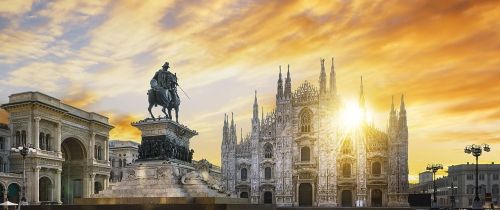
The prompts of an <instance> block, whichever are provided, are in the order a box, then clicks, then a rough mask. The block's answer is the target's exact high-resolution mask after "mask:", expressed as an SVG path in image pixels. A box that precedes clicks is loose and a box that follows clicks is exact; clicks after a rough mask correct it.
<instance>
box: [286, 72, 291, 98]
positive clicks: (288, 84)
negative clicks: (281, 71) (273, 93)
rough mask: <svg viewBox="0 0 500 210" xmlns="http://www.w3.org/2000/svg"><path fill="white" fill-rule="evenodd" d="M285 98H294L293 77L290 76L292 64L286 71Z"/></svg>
mask: <svg viewBox="0 0 500 210" xmlns="http://www.w3.org/2000/svg"><path fill="white" fill-rule="evenodd" d="M285 98H286V99H290V98H292V78H291V77H290V64H288V70H287V72H286V79H285Z"/></svg>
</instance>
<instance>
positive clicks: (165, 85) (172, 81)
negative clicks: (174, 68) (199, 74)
mask: <svg viewBox="0 0 500 210" xmlns="http://www.w3.org/2000/svg"><path fill="white" fill-rule="evenodd" d="M169 68H170V66H169V63H168V62H165V64H163V66H162V69H160V70H158V71H157V72H156V73H155V75H154V76H153V79H151V90H150V91H149V92H148V95H149V97H150V108H151V105H155V106H156V105H160V106H162V107H164V108H168V109H169V112H170V110H171V109H172V108H175V109H176V111H178V105H179V104H180V100H179V95H178V94H177V85H178V84H177V75H176V74H172V72H170V71H168V69H169ZM150 108H148V109H149V110H151V109H150ZM162 111H163V112H164V113H165V111H164V109H162ZM150 113H151V111H150ZM165 115H166V117H168V118H170V119H172V116H170V114H166V113H165ZM151 116H152V117H153V118H154V116H153V114H152V113H151Z"/></svg>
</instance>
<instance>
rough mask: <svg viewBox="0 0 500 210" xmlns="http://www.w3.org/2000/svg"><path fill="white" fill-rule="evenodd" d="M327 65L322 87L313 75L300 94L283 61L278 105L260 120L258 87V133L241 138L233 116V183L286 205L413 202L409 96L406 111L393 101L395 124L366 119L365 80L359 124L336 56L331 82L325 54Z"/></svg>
mask: <svg viewBox="0 0 500 210" xmlns="http://www.w3.org/2000/svg"><path fill="white" fill-rule="evenodd" d="M320 68H321V69H320V76H319V89H318V88H317V87H315V85H313V84H311V83H309V82H308V81H305V82H303V83H302V84H301V85H300V86H299V87H298V88H297V89H296V90H295V91H294V92H292V82H291V76H290V70H289V69H288V72H287V75H286V78H285V79H284V80H283V78H282V74H281V67H280V72H279V78H278V82H277V83H278V84H277V93H276V107H275V109H274V110H272V111H271V112H269V113H267V114H265V116H264V113H261V115H262V116H261V117H260V118H259V105H258V100H257V93H256V94H255V101H254V104H253V117H252V119H251V125H252V128H251V132H250V134H248V135H247V136H246V137H244V138H243V137H241V140H240V142H238V138H237V134H236V130H237V128H236V125H235V124H234V122H233V120H232V119H231V121H229V120H230V119H229V117H228V116H225V118H224V125H223V129H222V130H223V135H222V136H223V137H222V145H221V149H222V154H221V163H222V169H221V170H222V171H221V172H222V176H223V179H222V184H223V185H224V187H225V189H226V190H227V191H228V192H230V193H231V194H232V195H233V196H235V197H236V196H237V197H241V198H248V199H250V202H251V203H274V204H277V205H279V206H407V205H408V200H407V193H408V127H407V123H406V122H407V120H406V109H405V104H404V100H403V97H401V104H400V108H399V112H397V111H396V109H395V108H394V103H392V107H391V108H390V110H389V119H388V128H387V130H386V131H381V130H380V129H377V128H376V127H375V126H373V125H372V124H370V123H367V122H366V109H365V96H364V93H363V84H362V80H361V88H360V95H359V101H358V103H359V104H358V106H359V108H358V111H359V112H360V113H359V115H360V119H359V123H357V124H355V125H351V124H352V122H348V121H352V119H351V118H354V117H355V116H348V117H347V118H346V117H343V116H345V114H344V112H345V110H346V109H347V110H348V109H350V107H348V105H346V103H345V101H343V99H342V98H341V97H340V96H339V95H338V94H337V87H336V73H335V69H334V65H333V58H332V66H331V70H330V77H329V82H327V80H328V79H327V75H326V71H325V63H324V59H322V60H321V67H320ZM327 83H329V87H327ZM352 114H353V115H355V114H356V113H352ZM383 127H385V125H384V126H383Z"/></svg>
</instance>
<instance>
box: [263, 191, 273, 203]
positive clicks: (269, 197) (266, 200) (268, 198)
mask: <svg viewBox="0 0 500 210" xmlns="http://www.w3.org/2000/svg"><path fill="white" fill-rule="evenodd" d="M264 203H265V204H272V203H273V193H272V192H269V191H266V192H264Z"/></svg>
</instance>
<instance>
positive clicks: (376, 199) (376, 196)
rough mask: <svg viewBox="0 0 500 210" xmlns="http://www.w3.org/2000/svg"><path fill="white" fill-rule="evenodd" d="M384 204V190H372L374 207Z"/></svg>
mask: <svg viewBox="0 0 500 210" xmlns="http://www.w3.org/2000/svg"><path fill="white" fill-rule="evenodd" d="M381 206H382V191H381V190H379V189H374V190H372V207H381Z"/></svg>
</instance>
